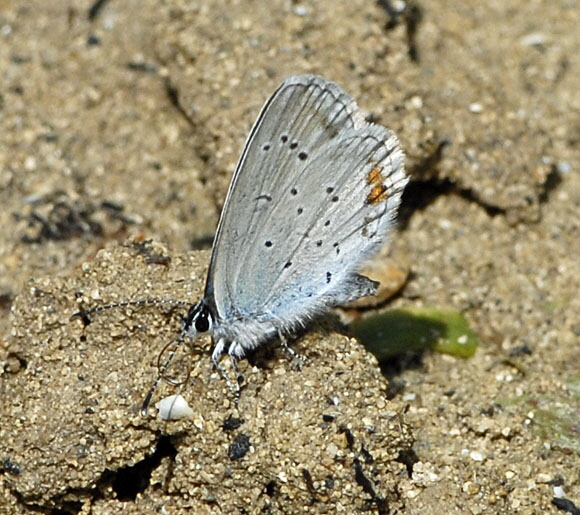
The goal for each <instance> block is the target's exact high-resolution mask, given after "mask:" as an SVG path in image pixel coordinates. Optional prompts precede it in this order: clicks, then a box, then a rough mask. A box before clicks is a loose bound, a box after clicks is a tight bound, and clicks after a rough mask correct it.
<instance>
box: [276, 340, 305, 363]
mask: <svg viewBox="0 0 580 515" xmlns="http://www.w3.org/2000/svg"><path fill="white" fill-rule="evenodd" d="M278 338H279V340H280V345H281V346H282V349H283V350H284V352H285V353H286V355H287V356H288V357H289V358H290V359H291V360H292V361H294V362H295V365H294V367H295V368H296V370H300V369H301V368H302V365H305V364H306V363H308V359H307V358H305V357H304V356H302V355H301V354H298V353H297V352H296V351H295V350H294V349H293V348H292V347H290V346H289V345H288V341H287V340H286V337H285V336H284V334H283V333H282V331H278Z"/></svg>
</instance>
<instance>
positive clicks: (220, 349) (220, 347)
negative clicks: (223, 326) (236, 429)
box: [211, 338, 244, 404]
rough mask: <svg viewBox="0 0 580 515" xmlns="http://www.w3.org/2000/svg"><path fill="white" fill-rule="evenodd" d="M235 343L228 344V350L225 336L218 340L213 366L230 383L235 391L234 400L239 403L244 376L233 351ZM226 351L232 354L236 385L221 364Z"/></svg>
mask: <svg viewBox="0 0 580 515" xmlns="http://www.w3.org/2000/svg"><path fill="white" fill-rule="evenodd" d="M234 345H235V344H230V345H229V346H228V349H227V350H226V346H227V342H226V340H225V339H223V338H222V339H220V340H218V342H217V343H216V345H215V347H214V349H213V352H212V353H211V360H212V361H213V366H214V367H215V368H216V370H217V371H218V372H219V374H220V375H221V376H222V379H223V380H224V381H225V382H226V384H227V385H228V388H229V389H230V391H231V392H232V393H233V395H234V402H235V403H236V404H237V403H238V400H239V398H240V385H241V383H242V382H243V380H244V377H243V376H242V374H240V370H239V368H238V359H237V357H236V356H235V355H234V354H233V353H232V347H234ZM226 353H227V354H228V355H229V356H230V360H231V363H232V368H233V369H234V371H235V373H236V381H237V384H236V386H234V385H233V383H232V382H231V381H230V378H229V377H228V375H227V374H226V371H225V370H224V369H223V367H222V366H221V365H220V358H221V357H222V356H223V355H224V354H226Z"/></svg>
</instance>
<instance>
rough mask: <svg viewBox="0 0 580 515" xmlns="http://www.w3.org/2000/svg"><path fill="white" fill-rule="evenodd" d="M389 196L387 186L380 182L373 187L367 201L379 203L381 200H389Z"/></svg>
mask: <svg viewBox="0 0 580 515" xmlns="http://www.w3.org/2000/svg"><path fill="white" fill-rule="evenodd" d="M387 197H388V195H387V187H386V186H385V185H384V184H378V185H377V186H375V187H373V189H372V190H371V192H370V193H369V194H368V196H367V203H368V204H378V203H379V202H383V201H384V200H387Z"/></svg>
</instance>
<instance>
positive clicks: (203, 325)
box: [195, 307, 211, 333]
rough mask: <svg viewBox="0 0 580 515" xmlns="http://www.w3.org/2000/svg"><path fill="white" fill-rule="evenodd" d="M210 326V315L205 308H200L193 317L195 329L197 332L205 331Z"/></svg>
mask: <svg viewBox="0 0 580 515" xmlns="http://www.w3.org/2000/svg"><path fill="white" fill-rule="evenodd" d="M210 328H211V316H210V314H209V311H208V310H207V308H205V307H204V308H202V310H201V311H200V312H199V315H198V317H197V318H196V319H195V329H196V331H197V332H198V333H206V332H207V331H209V330H210Z"/></svg>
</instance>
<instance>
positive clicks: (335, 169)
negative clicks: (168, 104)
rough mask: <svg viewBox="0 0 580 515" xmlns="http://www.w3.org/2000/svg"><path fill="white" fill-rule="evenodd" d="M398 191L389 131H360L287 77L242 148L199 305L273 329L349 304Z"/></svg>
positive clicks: (354, 115) (314, 82) (312, 81)
mask: <svg viewBox="0 0 580 515" xmlns="http://www.w3.org/2000/svg"><path fill="white" fill-rule="evenodd" d="M406 181H407V178H406V175H405V173H404V171H403V154H402V152H401V150H400V147H399V144H398V141H397V139H396V138H395V136H394V135H393V134H392V133H391V132H390V131H388V130H387V129H384V128H383V127H381V126H378V125H371V124H368V123H366V122H365V121H364V119H363V117H362V115H361V113H360V111H359V110H358V108H357V106H356V104H355V103H354V101H352V99H351V98H350V97H349V96H348V95H347V94H346V93H344V92H343V91H342V90H341V89H340V88H339V86H337V85H336V84H334V83H332V82H328V81H326V80H325V79H322V78H321V77H315V76H294V77H290V78H289V79H288V80H286V81H285V82H284V83H283V84H282V85H281V86H280V88H279V89H278V90H277V91H276V92H275V93H274V95H273V96H272V98H271V99H270V100H269V101H268V102H267V103H266V105H265V106H264V108H263V110H262V112H261V114H260V117H259V118H258V121H257V122H256V124H255V126H254V128H253V129H252V131H251V133H250V136H249V138H248V141H247V142H246V146H245V148H244V152H243V154H242V157H241V159H240V162H239V164H238V167H237V169H236V172H235V174H234V178H233V179H232V184H231V185H230V190H229V192H228V196H227V198H226V202H225V205H224V208H223V212H222V216H221V219H220V224H219V227H218V232H217V235H216V240H215V243H214V249H213V255H212V261H211V265H210V273H209V276H208V284H207V290H206V297H210V301H213V302H214V303H215V307H216V308H217V310H218V313H219V315H220V317H222V318H226V319H227V318H229V317H259V318H268V316H272V317H273V318H274V317H275V318H276V319H277V320H279V321H284V319H285V318H286V317H292V318H297V317H298V318H300V317H301V316H308V314H309V313H310V314H311V313H312V310H316V309H318V308H322V307H324V306H326V305H330V304H336V303H337V301H338V302H340V301H345V300H349V292H348V289H349V288H350V287H352V284H351V282H352V279H353V277H354V275H353V272H354V270H356V269H357V268H358V266H360V264H361V261H362V260H364V258H365V257H367V256H368V255H369V253H371V252H372V251H374V250H376V249H377V247H378V246H379V245H380V244H381V243H382V242H383V241H384V239H385V236H386V233H387V232H388V229H389V225H390V223H391V222H392V217H393V216H394V214H395V212H396V208H397V206H398V203H399V200H400V195H401V191H402V189H403V187H404V185H405V183H406ZM218 274H219V275H218ZM351 296H352V295H351ZM355 296H356V295H355Z"/></svg>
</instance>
